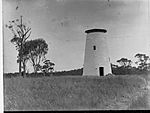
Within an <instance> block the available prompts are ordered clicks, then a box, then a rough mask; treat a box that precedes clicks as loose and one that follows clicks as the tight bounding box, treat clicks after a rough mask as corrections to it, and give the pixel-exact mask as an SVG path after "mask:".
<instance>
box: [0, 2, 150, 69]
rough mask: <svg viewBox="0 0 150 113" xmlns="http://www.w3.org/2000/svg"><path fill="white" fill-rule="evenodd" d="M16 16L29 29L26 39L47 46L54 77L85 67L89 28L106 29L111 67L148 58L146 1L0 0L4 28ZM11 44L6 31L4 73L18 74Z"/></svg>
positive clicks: (148, 41) (13, 48) (8, 33)
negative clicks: (123, 60)
mask: <svg viewBox="0 0 150 113" xmlns="http://www.w3.org/2000/svg"><path fill="white" fill-rule="evenodd" d="M17 6H18V8H17ZM16 9H17V10H16ZM20 15H22V16H23V21H24V22H26V24H27V25H28V26H30V27H31V28H32V35H31V37H30V39H35V38H43V39H45V40H46V42H47V43H48V46H49V51H48V54H47V56H46V57H47V58H48V59H50V60H51V61H52V62H54V63H55V64H56V65H55V70H56V71H58V70H70V69H77V68H81V67H83V63H84V50H85V41H86V34H85V33H84V31H85V30H87V29H91V28H105V29H107V31H108V38H109V42H108V43H109V52H110V59H111V62H112V63H115V62H116V60H118V59H120V58H122V57H126V58H128V59H131V60H134V55H135V54H136V53H145V54H147V55H150V34H149V33H150V29H149V27H150V21H148V19H150V17H149V15H150V14H149V13H148V0H3V24H4V25H5V24H7V23H8V21H10V20H13V19H17V18H20ZM11 38H12V34H11V32H10V31H9V30H8V29H7V28H5V27H4V72H17V71H18V64H17V63H16V58H17V51H16V50H15V46H14V45H13V44H11V43H10V39H11Z"/></svg>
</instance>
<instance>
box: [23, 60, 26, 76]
mask: <svg viewBox="0 0 150 113" xmlns="http://www.w3.org/2000/svg"><path fill="white" fill-rule="evenodd" d="M25 75H26V64H25V61H24V62H23V76H25Z"/></svg>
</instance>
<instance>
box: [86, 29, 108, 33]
mask: <svg viewBox="0 0 150 113" xmlns="http://www.w3.org/2000/svg"><path fill="white" fill-rule="evenodd" d="M93 32H103V33H106V32H107V30H105V29H89V30H86V31H85V33H93Z"/></svg>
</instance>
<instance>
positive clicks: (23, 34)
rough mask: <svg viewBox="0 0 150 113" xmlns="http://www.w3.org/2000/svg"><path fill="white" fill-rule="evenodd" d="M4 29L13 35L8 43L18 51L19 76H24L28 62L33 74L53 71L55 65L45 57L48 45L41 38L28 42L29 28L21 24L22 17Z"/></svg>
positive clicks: (10, 22)
mask: <svg viewBox="0 0 150 113" xmlns="http://www.w3.org/2000/svg"><path fill="white" fill-rule="evenodd" d="M6 28H8V29H9V30H10V31H11V33H12V34H13V37H12V39H11V40H10V42H11V43H13V44H14V45H15V48H16V50H17V51H18V55H17V63H19V75H21V76H24V75H26V73H27V63H28V62H30V63H31V64H32V66H33V69H34V73H37V72H38V71H42V72H44V73H47V72H49V71H51V72H52V71H53V70H54V65H55V64H54V63H52V62H51V61H50V60H48V59H46V57H45V55H46V54H47V52H48V44H47V43H46V41H45V40H44V39H42V38H38V39H34V40H29V37H30V36H31V28H30V27H29V26H27V25H26V24H25V23H23V18H22V16H21V17H20V19H15V20H12V21H9V24H6ZM42 64H43V65H42Z"/></svg>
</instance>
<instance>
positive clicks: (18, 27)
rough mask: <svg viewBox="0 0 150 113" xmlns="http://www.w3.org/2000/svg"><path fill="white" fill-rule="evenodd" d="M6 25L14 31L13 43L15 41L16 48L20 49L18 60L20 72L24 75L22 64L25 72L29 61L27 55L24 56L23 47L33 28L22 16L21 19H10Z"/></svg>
mask: <svg viewBox="0 0 150 113" xmlns="http://www.w3.org/2000/svg"><path fill="white" fill-rule="evenodd" d="M6 27H7V28H8V29H10V30H11V32H12V33H13V38H12V39H11V43H13V44H14V45H15V47H16V50H18V56H17V58H18V59H17V62H18V63H19V74H20V75H22V73H21V71H22V65H23V72H24V73H25V71H26V69H25V62H26V61H27V59H26V57H24V56H23V48H24V44H25V42H26V41H27V39H28V38H29V37H30V35H31V28H30V27H28V26H26V25H25V24H24V23H23V20H22V16H21V17H20V20H19V19H16V20H12V21H9V24H7V25H6Z"/></svg>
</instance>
